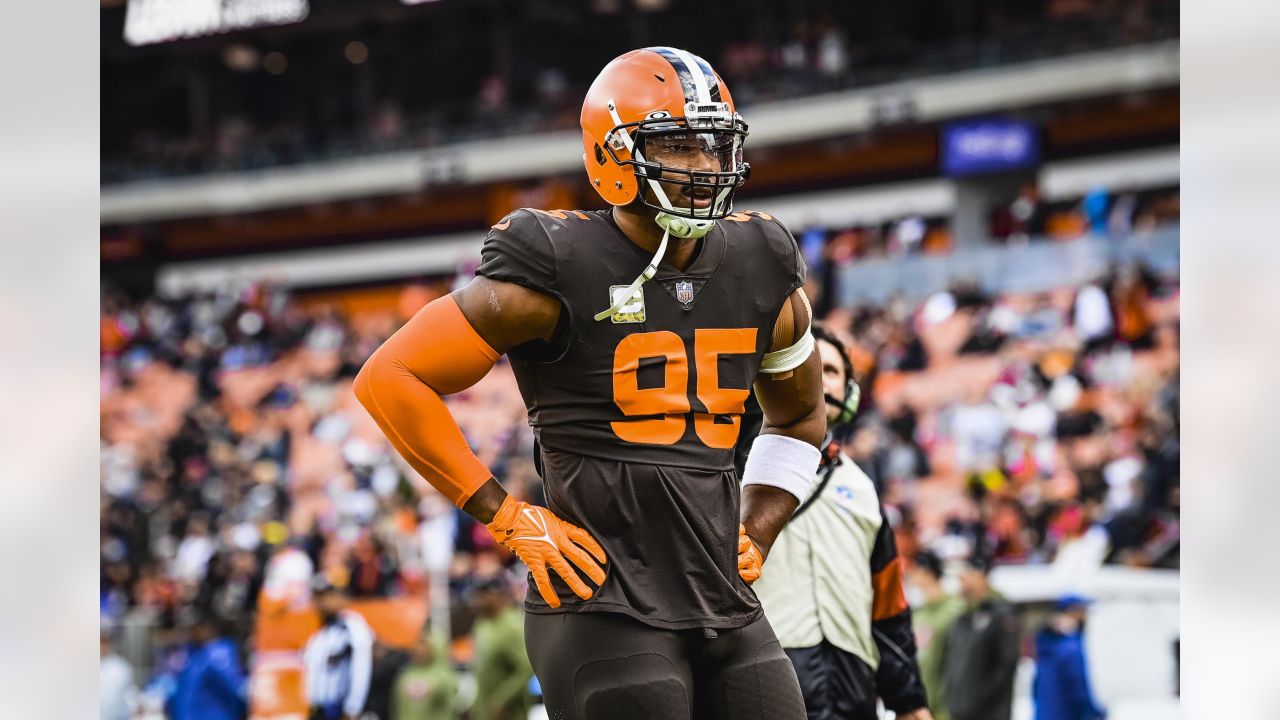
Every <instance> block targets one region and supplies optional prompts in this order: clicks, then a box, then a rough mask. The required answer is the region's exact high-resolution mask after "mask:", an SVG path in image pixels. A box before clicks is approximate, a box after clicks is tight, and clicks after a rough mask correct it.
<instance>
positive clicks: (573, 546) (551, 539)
mask: <svg viewBox="0 0 1280 720" xmlns="http://www.w3.org/2000/svg"><path fill="white" fill-rule="evenodd" d="M485 527H486V528H488V530H489V534H490V535H492V536H493V539H495V540H497V541H498V542H499V543H500V544H502V546H503V547H505V548H507V549H508V550H510V551H511V552H513V553H515V554H516V557H518V558H520V560H521V561H523V562H524V564H525V565H527V566H528V567H529V572H530V573H531V574H532V575H533V582H534V584H536V585H537V586H538V592H539V593H541V594H542V599H543V600H546V601H547V604H548V605H550V606H551V607H553V608H554V607H560V598H559V597H558V596H557V595H556V593H555V590H553V589H552V588H551V577H550V575H549V573H548V572H547V569H548V568H550V569H551V570H555V571H556V574H558V575H559V576H560V577H561V578H563V579H564V581H565V583H567V584H568V585H569V589H571V590H573V592H574V594H576V595H577V596H578V597H580V598H582V599H583V600H589V599H590V598H591V595H592V591H591V588H589V587H587V584H586V583H584V582H582V578H580V577H578V574H577V573H576V572H574V571H573V568H571V567H569V563H570V562H572V563H573V564H574V565H576V566H578V569H579V570H581V571H582V572H584V573H586V574H587V577H589V578H591V580H592V582H594V583H595V584H596V585H600V584H601V583H603V582H604V568H602V567H600V565H599V563H603V562H605V561H606V558H605V555H604V549H603V548H601V547H600V543H598V542H596V540H595V538H593V537H591V534H590V533H588V532H587V531H586V530H583V529H582V528H580V527H578V526H577V525H574V524H572V523H568V522H565V521H564V520H561V519H560V518H558V517H556V515H555V513H553V512H551V511H550V510H548V509H547V508H544V507H539V506H537V505H530V504H529V503H527V502H523V501H520V500H515V499H513V498H512V497H511V496H509V495H508V496H507V497H506V499H504V500H503V501H502V506H501V507H499V508H498V512H497V513H495V514H494V516H493V520H492V521H491V522H490V523H489V524H488V525H486V526H485ZM588 553H589V554H588ZM566 558H567V559H566ZM592 558H594V560H593V559H592ZM597 561H599V562H597Z"/></svg>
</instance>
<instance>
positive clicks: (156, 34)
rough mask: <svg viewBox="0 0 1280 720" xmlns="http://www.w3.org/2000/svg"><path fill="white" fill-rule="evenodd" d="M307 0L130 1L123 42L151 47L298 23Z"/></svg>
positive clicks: (307, 11)
mask: <svg viewBox="0 0 1280 720" xmlns="http://www.w3.org/2000/svg"><path fill="white" fill-rule="evenodd" d="M309 13H310V6H309V5H308V3H307V0H129V6H128V8H127V9H126V13H125V20H124V39H125V42H127V43H129V44H130V45H151V44H154V43H162V42H171V41H173V40H183V39H186V38H193V37H200V36H203V35H216V34H218V33H224V32H230V31H232V30H243V29H246V28H252V27H261V26H264V25H287V24H289V23H295V22H301V21H302V20H304V19H306V17H307V15H308V14H309Z"/></svg>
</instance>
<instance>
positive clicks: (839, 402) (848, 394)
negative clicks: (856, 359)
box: [813, 323, 862, 425]
mask: <svg viewBox="0 0 1280 720" xmlns="http://www.w3.org/2000/svg"><path fill="white" fill-rule="evenodd" d="M813 339H814V340H818V341H820V342H827V343H831V344H832V345H833V346H835V348H836V349H837V350H839V351H840V359H841V360H843V361H844V377H845V381H844V397H843V398H837V397H833V396H831V395H827V394H826V393H823V395H822V397H823V399H825V400H826V402H827V404H828V405H834V406H836V407H838V408H840V416H839V417H837V418H836V419H835V422H834V423H832V424H833V425H848V424H849V423H851V422H853V418H854V416H855V415H857V414H858V405H859V404H861V402H862V387H861V386H860V385H858V379H857V378H855V377H854V376H853V363H852V362H850V361H849V352H848V350H846V349H845V347H844V343H842V342H840V338H837V337H836V336H835V335H834V334H832V332H831V331H830V330H828V329H827V328H826V327H824V326H822V325H819V324H817V323H815V324H814V325H813Z"/></svg>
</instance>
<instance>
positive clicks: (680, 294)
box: [676, 280, 693, 305]
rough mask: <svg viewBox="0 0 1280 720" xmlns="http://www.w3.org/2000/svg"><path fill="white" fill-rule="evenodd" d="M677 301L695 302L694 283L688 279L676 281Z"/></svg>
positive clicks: (686, 303)
mask: <svg viewBox="0 0 1280 720" xmlns="http://www.w3.org/2000/svg"><path fill="white" fill-rule="evenodd" d="M676 302H678V303H680V304H682V305H688V304H689V303H691V302H693V283H691V282H689V281H688V280H680V281H678V282H676Z"/></svg>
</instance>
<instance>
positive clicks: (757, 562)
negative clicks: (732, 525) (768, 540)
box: [738, 523, 764, 585]
mask: <svg viewBox="0 0 1280 720" xmlns="http://www.w3.org/2000/svg"><path fill="white" fill-rule="evenodd" d="M763 567H764V558H763V557H761V555H760V549H759V548H757V547H756V544H755V541H753V540H752V539H751V538H750V537H748V536H747V526H746V525H743V524H741V523H739V524H738V577H740V578H742V579H743V580H744V581H746V583H747V584H748V585H750V584H751V583H753V582H755V581H757V580H759V579H760V571H761V569H763Z"/></svg>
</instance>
